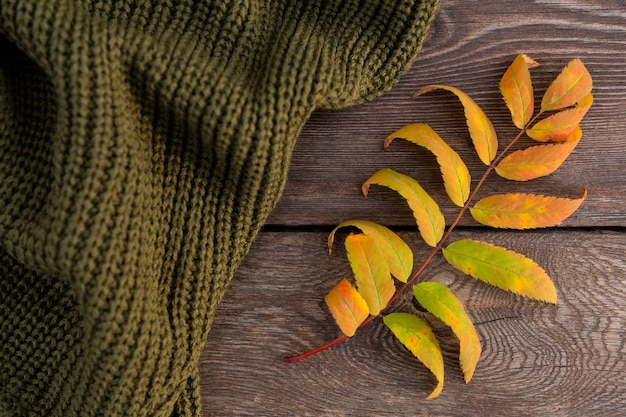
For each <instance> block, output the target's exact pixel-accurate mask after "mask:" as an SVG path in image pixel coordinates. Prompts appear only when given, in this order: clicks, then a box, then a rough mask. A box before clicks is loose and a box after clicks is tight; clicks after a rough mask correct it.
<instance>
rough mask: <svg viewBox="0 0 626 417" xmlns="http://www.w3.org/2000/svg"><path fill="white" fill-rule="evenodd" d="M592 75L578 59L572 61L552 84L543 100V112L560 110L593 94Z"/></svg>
mask: <svg viewBox="0 0 626 417" xmlns="http://www.w3.org/2000/svg"><path fill="white" fill-rule="evenodd" d="M592 86H593V83H592V80H591V75H589V72H588V71H587V68H585V65H584V64H583V63H582V61H581V60H580V59H578V58H576V59H573V60H571V61H570V62H569V63H568V64H567V66H566V67H565V68H563V71H561V73H560V74H559V75H558V76H557V77H556V79H555V80H554V81H553V82H552V84H550V86H549V87H548V89H547V90H546V92H545V94H544V95H543V98H542V100H541V111H542V112H543V111H550V110H559V109H563V108H565V107H569V106H571V105H573V104H576V103H578V102H579V101H580V100H581V99H582V98H583V97H585V96H586V95H587V94H589V93H590V92H591V88H592Z"/></svg>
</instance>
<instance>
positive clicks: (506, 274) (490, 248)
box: [443, 239, 557, 304]
mask: <svg viewBox="0 0 626 417" xmlns="http://www.w3.org/2000/svg"><path fill="white" fill-rule="evenodd" d="M443 256H444V258H446V260H447V261H448V262H449V263H450V265H452V266H453V267H455V268H456V269H458V270H459V271H461V272H464V273H466V274H468V275H471V276H472V277H474V278H478V279H480V280H481V281H484V282H487V283H489V284H491V285H494V286H496V287H498V288H500V289H503V290H506V291H511V292H514V293H515V294H519V295H522V296H524V297H528V298H532V299H535V300H539V301H545V302H548V303H552V304H556V299H557V295H556V288H555V287H554V284H553V283H552V280H550V277H549V276H548V274H546V271H544V270H543V268H541V267H540V266H539V265H537V264H536V263H535V262H534V261H533V260H532V259H529V258H526V257H525V256H524V255H522V254H519V253H517V252H513V251H511V250H508V249H505V248H501V247H499V246H494V245H492V244H489V243H485V242H480V241H477V240H472V239H464V240H458V241H456V242H453V243H451V244H450V245H448V247H446V248H445V249H443Z"/></svg>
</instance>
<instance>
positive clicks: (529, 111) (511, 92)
mask: <svg viewBox="0 0 626 417" xmlns="http://www.w3.org/2000/svg"><path fill="white" fill-rule="evenodd" d="M500 92H501V93H502V97H504V101H505V103H506V105H507V107H508V108H509V111H510V112H511V118H512V120H513V124H514V125H515V126H516V127H517V128H519V129H523V128H524V126H526V123H528V122H529V121H530V118H531V117H532V115H533V112H534V111H535V105H534V96H533V85H532V82H531V80H530V72H529V71H528V64H527V63H526V59H525V56H524V54H519V55H518V56H517V57H516V58H515V59H514V60H513V63H512V64H511V66H509V68H508V69H507V70H506V72H505V73H504V75H503V76H502V79H501V80H500Z"/></svg>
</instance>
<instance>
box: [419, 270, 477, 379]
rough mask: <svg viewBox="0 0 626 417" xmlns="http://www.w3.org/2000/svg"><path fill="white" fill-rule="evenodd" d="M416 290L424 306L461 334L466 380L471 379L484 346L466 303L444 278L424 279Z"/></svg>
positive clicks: (462, 362) (462, 360)
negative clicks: (437, 280) (454, 292)
mask: <svg viewBox="0 0 626 417" xmlns="http://www.w3.org/2000/svg"><path fill="white" fill-rule="evenodd" d="M413 294H414V295H415V298H416V299H417V301H418V302H419V303H420V304H421V305H422V307H424V308H425V309H426V310H428V311H430V312H431V313H432V314H434V315H435V317H437V318H438V319H439V320H441V321H443V322H444V323H445V324H447V325H448V326H450V328H451V329H452V331H453V332H454V334H455V335H456V337H458V338H459V342H460V353H459V361H460V363H461V370H462V371H463V375H464V378H465V383H468V382H469V381H470V379H472V376H473V375H474V370H475V369H476V364H477V363H478V359H480V353H481V351H482V349H481V347H480V340H479V339H478V334H477V333H476V329H475V328H474V324H472V320H471V319H470V318H469V316H468V315H467V313H466V312H465V308H463V304H461V302H460V301H459V299H458V298H456V296H455V295H454V294H452V292H451V291H450V290H449V289H448V288H447V287H446V286H445V285H443V284H442V283H440V282H433V281H430V282H420V283H419V284H417V285H415V286H414V287H413Z"/></svg>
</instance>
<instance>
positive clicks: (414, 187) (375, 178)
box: [362, 168, 446, 247]
mask: <svg viewBox="0 0 626 417" xmlns="http://www.w3.org/2000/svg"><path fill="white" fill-rule="evenodd" d="M371 184H377V185H382V186H384V187H388V188H391V189H392V190H394V191H397V192H398V193H399V194H400V195H401V196H402V197H404V198H405V199H406V201H407V203H408V205H409V207H410V208H411V210H412V211H413V217H415V221H416V222H417V227H418V229H419V231H420V235H421V236H422V238H423V239H424V241H425V242H426V244H428V245H430V246H433V247H435V246H437V243H439V241H440V240H441V238H442V237H443V231H444V229H445V227H446V221H445V219H444V217H443V214H441V210H440V209H439V206H438V205H437V203H436V202H435V200H433V199H432V197H431V196H430V195H428V193H427V192H426V191H424V189H423V188H422V186H421V185H419V183H418V182H417V181H415V180H414V179H413V178H411V177H409V176H407V175H404V174H400V173H399V172H396V171H394V170H392V169H389V168H383V169H381V170H379V171H377V172H375V173H374V175H372V176H371V177H370V178H369V179H368V180H367V181H365V183H364V184H363V187H362V191H363V194H364V195H365V196H367V193H368V191H369V187H370V185H371Z"/></svg>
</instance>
